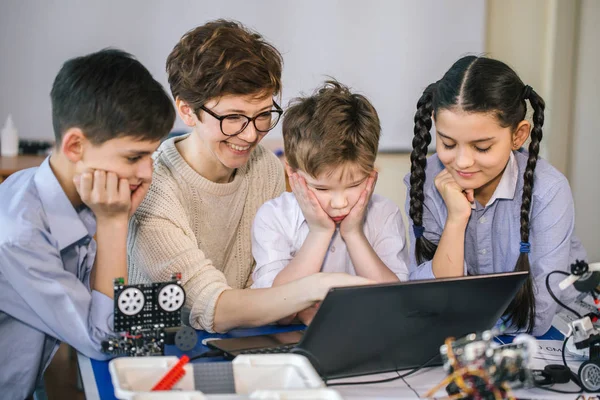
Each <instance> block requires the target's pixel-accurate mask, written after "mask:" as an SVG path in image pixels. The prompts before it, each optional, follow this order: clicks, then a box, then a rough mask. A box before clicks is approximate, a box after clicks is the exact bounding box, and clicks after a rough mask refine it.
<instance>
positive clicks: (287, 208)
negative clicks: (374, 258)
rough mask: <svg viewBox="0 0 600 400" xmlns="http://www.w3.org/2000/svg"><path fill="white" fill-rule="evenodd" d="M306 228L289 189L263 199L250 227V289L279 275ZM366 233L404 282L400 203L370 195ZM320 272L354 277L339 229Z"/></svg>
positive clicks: (267, 284) (265, 284)
mask: <svg viewBox="0 0 600 400" xmlns="http://www.w3.org/2000/svg"><path fill="white" fill-rule="evenodd" d="M308 232H309V229H308V224H307V223H306V220H305V219H304V215H303V214H302V210H301V209H300V205H299V204H298V201H297V200H296V197H295V196H294V194H293V193H284V194H282V195H281V196H279V197H278V198H276V199H273V200H270V201H268V202H266V203H265V204H264V205H263V206H262V207H261V208H260V209H259V210H258V212H257V214H256V217H255V219H254V223H253V225H252V255H253V256H254V259H255V260H256V267H255V268H254V272H253V273H252V279H253V280H254V284H253V285H252V287H253V288H267V287H271V286H272V285H273V281H274V280H275V277H276V276H277V274H278V273H279V272H280V271H281V270H283V269H284V268H285V267H286V265H287V264H288V263H289V262H290V261H291V260H292V259H293V258H294V255H295V254H296V252H297V251H299V250H300V248H301V247H302V244H303V243H304V240H306V237H307V236H308ZM364 232H365V236H366V238H367V240H368V241H369V243H370V244H371V246H372V247H373V250H375V252H376V253H377V255H378V256H379V258H380V259H381V261H383V263H384V264H385V265H387V267H388V268H389V269H390V270H391V271H392V272H393V273H395V274H396V275H397V276H398V278H399V279H400V280H401V281H406V280H408V249H407V246H406V235H405V229H404V223H403V222H402V216H401V214H400V210H399V209H398V206H396V204H394V203H393V202H392V201H391V200H389V199H387V198H385V197H382V196H379V195H376V194H374V195H373V196H372V197H371V201H370V202H369V205H368V208H367V211H366V217H365V223H364ZM321 271H322V272H345V273H348V274H351V275H356V270H355V268H354V265H353V264H352V260H351V259H350V254H349V253H348V249H347V248H346V243H345V242H344V240H343V239H342V237H341V235H340V232H339V228H336V230H335V233H334V234H333V237H332V238H331V241H330V243H329V249H328V251H327V255H326V256H325V260H324V261H323V264H322V266H321Z"/></svg>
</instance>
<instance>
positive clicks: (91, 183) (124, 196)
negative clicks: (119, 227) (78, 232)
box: [73, 170, 148, 220]
mask: <svg viewBox="0 0 600 400" xmlns="http://www.w3.org/2000/svg"><path fill="white" fill-rule="evenodd" d="M73 183H74V184H75V189H76V190H77V193H79V196H80V197H81V201H82V202H83V203H84V204H85V205H86V206H88V207H89V208H90V209H91V210H92V212H93V213H94V215H95V216H96V218H97V219H98V220H119V219H123V220H128V219H129V215H130V212H131V209H132V196H131V190H130V189H129V182H128V181H127V179H124V178H121V179H119V177H118V176H117V174H116V173H114V172H106V171H102V170H88V171H85V172H83V173H82V174H80V175H76V176H75V177H74V178H73ZM138 190H141V192H140V194H139V195H137V193H136V196H135V201H136V202H137V204H136V207H137V206H138V205H139V203H141V199H143V196H144V195H145V194H146V193H145V191H147V190H148V189H147V188H143V185H140V186H139V187H138V188H137V190H136V192H137V191H138ZM144 190H145V191H144Z"/></svg>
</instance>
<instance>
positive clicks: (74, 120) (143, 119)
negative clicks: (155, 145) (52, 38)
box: [50, 49, 175, 145]
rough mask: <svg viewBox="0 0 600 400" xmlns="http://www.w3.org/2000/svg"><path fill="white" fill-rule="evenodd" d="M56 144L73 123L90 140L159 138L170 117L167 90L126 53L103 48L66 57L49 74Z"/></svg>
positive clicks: (169, 124)
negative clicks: (82, 54) (69, 58)
mask: <svg viewBox="0 0 600 400" xmlns="http://www.w3.org/2000/svg"><path fill="white" fill-rule="evenodd" d="M50 98H51V100H52V125H53V126H54V136H55V138H56V144H57V145H58V144H60V142H61V140H62V135H63V134H64V132H65V131H66V130H68V129H69V128H73V127H78V128H80V129H81V130H82V131H83V132H84V134H85V136H86V137H87V138H88V139H89V140H90V141H91V142H92V143H94V144H96V145H97V144H102V143H104V142H106V141H107V140H110V139H114V138H117V137H124V136H131V137H135V138H138V139H141V140H160V139H162V138H164V137H165V136H166V135H167V134H168V133H169V131H170V130H171V128H172V127H173V123H174V122H175V109H174V108H173V103H172V102H171V99H170V98H169V95H168V94H167V93H166V92H165V90H164V89H163V87H162V86H161V85H160V83H158V82H157V81H155V80H154V78H152V75H151V74H150V72H149V71H148V70H147V69H146V68H145V67H144V66H143V65H142V64H141V63H140V62H139V61H137V60H136V59H135V58H134V57H133V56H132V55H131V54H128V53H126V52H124V51H121V50H117V49H104V50H100V51H98V52H96V53H92V54H88V55H86V56H83V57H77V58H73V59H71V60H68V61H67V62H65V63H64V64H63V66H62V68H61V69H60V71H59V72H58V75H57V76H56V78H55V79H54V84H53V85H52V91H51V92H50Z"/></svg>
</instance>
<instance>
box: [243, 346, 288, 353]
mask: <svg viewBox="0 0 600 400" xmlns="http://www.w3.org/2000/svg"><path fill="white" fill-rule="evenodd" d="M295 346H296V345H295V344H286V345H283V346H277V347H265V348H261V349H248V350H242V351H240V354H279V353H289V352H290V351H291V350H292V349H293V348H294V347H295Z"/></svg>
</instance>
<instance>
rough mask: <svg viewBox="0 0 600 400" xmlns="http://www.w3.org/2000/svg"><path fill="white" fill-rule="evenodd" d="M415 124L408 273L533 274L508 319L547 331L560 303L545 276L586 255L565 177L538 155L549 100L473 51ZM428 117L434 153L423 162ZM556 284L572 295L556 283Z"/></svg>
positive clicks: (427, 98) (425, 100)
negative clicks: (529, 116) (576, 230)
mask: <svg viewBox="0 0 600 400" xmlns="http://www.w3.org/2000/svg"><path fill="white" fill-rule="evenodd" d="M526 100H528V101H529V103H530V104H531V107H532V108H533V126H531V124H530V123H529V122H528V121H527V120H525V113H526V109H527V105H526ZM414 121H415V128H414V138H413V151H412V154H411V172H410V174H409V175H407V176H406V178H405V183H406V185H407V188H408V195H407V203H406V207H407V210H406V212H407V214H408V215H409V216H410V225H411V229H409V232H410V236H411V252H410V255H411V260H410V267H409V269H410V278H411V279H433V278H442V277H454V276H463V275H467V274H468V275H480V274H490V273H500V272H508V271H513V270H514V271H530V275H529V279H528V281H527V283H526V284H525V285H524V286H523V287H522V288H521V290H520V291H519V293H518V294H517V295H516V296H515V299H514V300H513V302H512V303H511V305H510V306H509V308H508V310H507V311H506V314H505V316H504V317H503V322H505V323H506V324H507V326H512V328H513V329H515V330H524V331H527V332H530V333H533V334H534V335H542V334H544V333H545V332H546V331H547V330H548V329H549V328H550V325H551V323H552V318H553V316H554V314H555V312H556V309H557V305H556V303H555V302H554V300H553V299H552V298H551V296H550V294H549V293H548V291H547V289H546V284H545V279H546V276H547V275H548V273H549V272H551V271H553V270H557V269H560V270H564V271H568V270H569V265H570V263H572V262H574V261H575V259H585V258H586V255H585V251H584V249H583V247H582V246H581V243H580V242H579V240H578V239H577V238H576V237H575V236H574V233H573V231H574V209H573V197H572V195H571V189H570V187H569V183H568V182H567V179H566V178H565V177H564V176H563V175H562V174H561V173H560V172H559V171H558V170H556V169H555V168H554V167H552V166H551V165H550V164H549V163H548V162H546V161H545V160H542V159H539V158H538V153H539V149H540V141H541V140H542V126H543V124H544V100H543V99H542V98H541V97H540V96H539V95H538V94H537V93H536V92H535V91H534V90H533V89H532V88H531V87H530V86H528V85H525V84H523V82H522V81H521V79H519V77H518V76H517V74H516V73H515V72H514V71H513V70H512V69H511V68H510V67H508V66H507V65H506V64H504V63H502V62H500V61H497V60H493V59H490V58H485V57H475V56H467V57H463V58H461V59H460V60H458V61H457V62H456V63H454V65H453V66H452V67H451V68H450V69H449V70H448V71H447V72H446V74H445V75H444V76H443V78H442V79H441V80H439V81H438V82H436V83H433V84H431V85H429V86H428V87H427V89H425V91H424V93H423V95H422V96H421V98H420V99H419V101H418V103H417V112H416V114H415V118H414ZM432 121H434V122H435V128H436V135H437V136H436V153H437V154H435V155H433V156H431V157H430V158H429V159H427V158H426V155H427V150H428V145H429V144H430V143H431V133H430V129H431V126H432ZM528 137H531V143H530V144H529V148H528V150H525V149H523V148H522V147H521V146H523V144H524V143H525V141H526V140H527V138H528ZM558 279H560V278H558ZM551 288H553V292H554V293H555V294H556V295H557V296H560V295H562V296H563V297H569V296H567V294H566V293H560V290H559V289H558V285H557V280H556V281H555V280H553V279H551ZM571 293H573V292H571ZM482 301H485V299H482Z"/></svg>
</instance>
